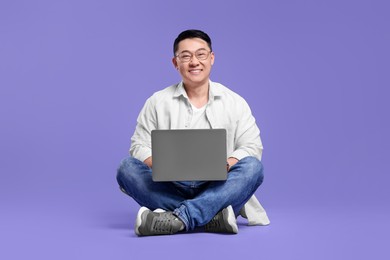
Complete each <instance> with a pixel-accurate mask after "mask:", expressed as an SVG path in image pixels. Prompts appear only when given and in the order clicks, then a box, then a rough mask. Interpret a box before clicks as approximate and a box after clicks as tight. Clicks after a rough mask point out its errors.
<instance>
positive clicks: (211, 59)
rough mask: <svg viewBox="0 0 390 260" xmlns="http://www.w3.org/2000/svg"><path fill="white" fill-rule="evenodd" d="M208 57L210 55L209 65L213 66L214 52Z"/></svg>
mask: <svg viewBox="0 0 390 260" xmlns="http://www.w3.org/2000/svg"><path fill="white" fill-rule="evenodd" d="M210 55H211V57H210V62H211V65H213V64H214V59H215V55H214V52H211V53H210Z"/></svg>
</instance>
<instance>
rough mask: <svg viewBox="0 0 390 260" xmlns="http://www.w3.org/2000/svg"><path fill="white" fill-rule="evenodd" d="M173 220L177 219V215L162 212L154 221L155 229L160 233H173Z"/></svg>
mask: <svg viewBox="0 0 390 260" xmlns="http://www.w3.org/2000/svg"><path fill="white" fill-rule="evenodd" d="M173 220H175V216H173V215H170V214H167V213H161V214H160V216H158V217H157V219H156V220H155V222H154V225H153V230H155V231H156V232H159V233H160V232H161V233H171V232H172V229H173V226H172V224H171V223H172V221H173Z"/></svg>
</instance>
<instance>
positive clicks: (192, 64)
mask: <svg viewBox="0 0 390 260" xmlns="http://www.w3.org/2000/svg"><path fill="white" fill-rule="evenodd" d="M189 63H190V65H191V66H196V65H198V64H199V60H198V58H197V57H196V56H195V55H194V54H193V55H192V56H191V59H190V61H189Z"/></svg>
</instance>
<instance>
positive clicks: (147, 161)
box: [144, 156, 152, 168]
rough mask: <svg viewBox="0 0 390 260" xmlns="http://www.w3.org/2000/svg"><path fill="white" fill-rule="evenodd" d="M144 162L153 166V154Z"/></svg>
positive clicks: (150, 166)
mask: <svg viewBox="0 0 390 260" xmlns="http://www.w3.org/2000/svg"><path fill="white" fill-rule="evenodd" d="M144 163H145V164H146V165H147V166H149V168H152V156H150V157H148V158H146V159H145V161H144Z"/></svg>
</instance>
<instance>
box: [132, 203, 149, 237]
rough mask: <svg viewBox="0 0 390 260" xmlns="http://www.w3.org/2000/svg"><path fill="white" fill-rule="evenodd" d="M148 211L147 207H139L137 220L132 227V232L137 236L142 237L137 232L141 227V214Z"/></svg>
mask: <svg viewBox="0 0 390 260" xmlns="http://www.w3.org/2000/svg"><path fill="white" fill-rule="evenodd" d="M148 210H149V209H148V208H147V207H141V208H140V209H139V210H138V213H137V218H136V219H135V226H134V232H135V234H136V235H137V236H142V234H141V233H140V232H139V228H140V227H141V225H142V214H143V213H144V212H145V211H148ZM144 221H145V220H144Z"/></svg>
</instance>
